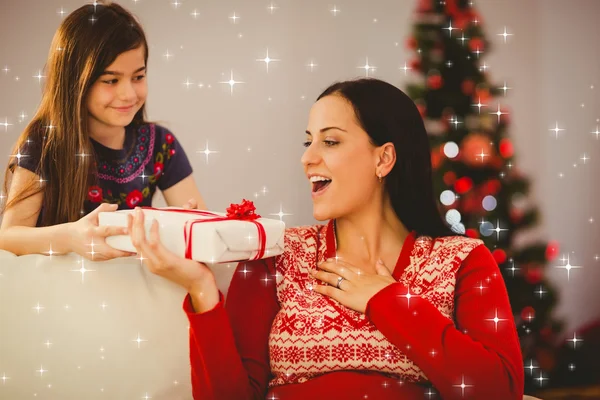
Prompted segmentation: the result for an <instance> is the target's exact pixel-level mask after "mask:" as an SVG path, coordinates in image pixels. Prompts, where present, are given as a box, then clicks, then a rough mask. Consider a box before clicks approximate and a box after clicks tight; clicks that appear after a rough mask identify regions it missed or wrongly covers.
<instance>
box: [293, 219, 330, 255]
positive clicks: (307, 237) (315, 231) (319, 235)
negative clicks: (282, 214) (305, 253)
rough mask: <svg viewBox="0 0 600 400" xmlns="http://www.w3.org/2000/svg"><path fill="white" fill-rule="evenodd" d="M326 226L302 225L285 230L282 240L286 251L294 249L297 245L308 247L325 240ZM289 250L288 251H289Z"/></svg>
mask: <svg viewBox="0 0 600 400" xmlns="http://www.w3.org/2000/svg"><path fill="white" fill-rule="evenodd" d="M326 228H327V225H323V224H315V225H303V226H294V227H290V228H286V229H285V234H284V239H285V244H286V246H285V247H286V249H288V248H290V247H291V248H296V247H297V245H299V244H305V245H310V244H311V243H316V242H318V241H319V240H320V239H324V238H325V230H326ZM291 248H290V250H291Z"/></svg>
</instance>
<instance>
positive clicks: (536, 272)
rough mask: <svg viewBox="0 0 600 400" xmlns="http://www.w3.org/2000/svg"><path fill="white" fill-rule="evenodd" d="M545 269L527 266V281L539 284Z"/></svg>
mask: <svg viewBox="0 0 600 400" xmlns="http://www.w3.org/2000/svg"><path fill="white" fill-rule="evenodd" d="M543 277H544V271H543V270H542V268H541V267H539V266H532V267H527V268H526V269H525V281H526V282H527V283H529V284H531V285H537V284H538V283H540V282H541V281H542V278H543Z"/></svg>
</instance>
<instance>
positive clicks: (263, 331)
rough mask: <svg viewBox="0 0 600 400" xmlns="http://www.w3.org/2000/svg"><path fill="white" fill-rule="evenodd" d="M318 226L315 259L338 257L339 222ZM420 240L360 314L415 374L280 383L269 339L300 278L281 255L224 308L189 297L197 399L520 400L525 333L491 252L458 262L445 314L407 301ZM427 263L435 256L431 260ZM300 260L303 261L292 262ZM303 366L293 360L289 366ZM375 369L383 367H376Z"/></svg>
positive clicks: (253, 265) (424, 299)
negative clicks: (288, 282) (200, 307)
mask: <svg viewBox="0 0 600 400" xmlns="http://www.w3.org/2000/svg"><path fill="white" fill-rule="evenodd" d="M294 229H296V228H294ZM317 230H319V231H320V232H319V233H320V234H321V236H322V235H325V237H326V240H325V241H323V242H324V243H323V244H322V246H320V247H319V246H318V245H317V246H316V247H317V250H316V253H317V254H318V253H319V248H321V249H322V252H323V254H322V257H317V258H315V261H320V260H322V259H323V258H329V257H333V256H334V255H335V247H336V246H335V235H334V233H333V230H332V223H331V222H330V223H329V224H328V226H327V228H325V227H320V226H318V227H317ZM290 236H293V235H290ZM316 237H319V235H316ZM307 238H308V237H307V236H303V237H300V240H301V241H302V242H306V241H307ZM287 239H288V234H287V232H286V249H285V252H284V255H283V256H285V255H286V253H288V252H293V251H296V252H297V251H298V249H297V246H294V245H293V242H292V240H291V239H290V240H287ZM308 239H310V238H308ZM459 239H460V240H462V238H459ZM460 240H459V242H460ZM464 240H465V241H467V240H471V239H466V238H465V239H464ZM308 241H310V240H308ZM317 242H318V239H317ZM417 242H419V241H416V240H415V236H414V233H413V234H411V235H409V236H408V237H407V239H406V240H405V242H404V245H403V248H402V251H401V253H400V255H399V257H398V262H397V264H396V266H395V269H394V272H393V276H394V278H396V280H397V281H398V282H397V283H394V284H391V285H389V286H388V287H386V288H384V289H383V290H381V291H380V292H379V293H377V294H376V295H375V296H373V297H372V298H371V300H370V301H369V303H368V305H367V309H366V313H365V315H364V316H363V315H362V314H360V317H362V318H363V319H366V320H367V321H365V322H367V323H368V324H369V325H370V326H372V329H371V331H374V332H375V333H377V334H379V335H380V336H382V337H384V338H385V340H386V343H387V342H389V343H391V346H390V347H394V348H395V349H394V350H395V353H394V354H395V355H396V353H397V354H399V355H400V358H397V361H398V360H400V361H401V360H402V356H404V357H405V358H407V359H410V360H409V361H408V362H409V365H414V368H413V370H415V371H416V372H414V371H408V372H407V375H406V376H403V375H402V374H395V373H393V372H385V369H382V368H380V365H381V364H373V366H372V367H366V369H364V370H361V369H360V368H358V369H356V368H347V369H345V370H344V368H343V367H342V368H332V371H330V372H328V371H325V372H324V373H316V374H315V373H312V374H310V373H307V374H305V375H304V377H301V378H299V379H296V377H294V375H295V374H289V373H286V374H283V377H281V374H279V375H280V377H279V378H278V379H277V380H276V379H274V378H275V377H274V372H273V371H272V365H278V362H277V360H279V359H281V358H282V357H281V355H279V356H270V352H273V351H274V349H276V348H277V347H275V346H274V343H273V342H274V340H273V338H272V336H273V334H274V332H275V331H276V330H277V329H276V326H280V325H281V324H280V320H278V315H281V314H282V313H283V310H282V304H283V303H282V299H283V297H282V296H283V295H282V289H281V287H282V285H283V284H284V283H283V282H282V276H281V274H282V273H283V274H284V275H286V274H288V275H292V272H293V271H292V272H290V271H289V266H288V269H286V268H285V267H283V265H284V264H282V263H281V262H278V258H279V257H276V258H270V259H265V260H258V261H254V262H248V263H240V265H238V268H237V270H236V272H235V274H234V276H233V278H232V281H231V285H230V287H229V292H228V297H227V303H226V305H225V304H224V298H223V295H222V294H221V301H220V302H219V303H218V304H217V305H216V306H215V307H214V309H212V310H210V311H207V312H204V313H201V314H195V313H194V312H193V310H192V308H191V302H190V301H189V298H186V300H185V301H184V310H185V311H186V313H187V315H188V318H189V321H190V358H191V366H192V386H193V394H194V398H195V399H201V400H213V399H214V400H228V399H232V400H234V399H235V400H242V399H265V398H266V399H283V400H286V399H292V400H295V399H338V398H339V399H423V398H434V396H433V394H434V393H436V392H437V393H439V395H440V396H441V397H442V398H444V399H502V400H509V399H521V398H522V396H523V379H524V377H523V364H522V359H521V352H520V347H519V341H518V336H517V333H516V329H515V325H514V321H513V318H512V312H511V308H510V303H509V300H508V296H507V292H506V287H505V285H504V281H503V278H502V276H501V274H500V271H499V269H498V266H497V264H496V262H495V261H494V259H493V257H492V255H491V253H490V251H489V250H488V249H487V248H486V247H485V246H484V245H482V244H479V245H475V246H473V245H472V246H471V247H469V249H471V248H472V250H469V251H468V253H467V254H466V256H465V257H464V260H462V262H459V263H458V268H457V271H456V273H455V275H452V279H451V283H452V284H453V285H450V286H454V288H451V290H452V289H453V300H454V302H453V307H451V308H450V310H451V311H452V313H451V318H449V317H448V316H447V315H444V314H445V313H444V312H443V311H440V310H444V308H443V307H440V305H439V304H438V303H439V302H438V301H437V300H436V299H433V298H431V297H428V296H426V295H423V296H415V297H411V299H410V301H407V298H406V297H405V296H404V295H406V293H407V291H408V289H407V287H410V288H411V293H415V288H416V284H415V286H414V287H413V284H412V283H409V282H408V281H407V280H406V277H407V276H413V275H417V274H413V275H410V274H409V275H407V272H409V271H408V269H410V268H409V266H411V263H412V264H414V263H415V260H416V259H419V258H418V256H419V251H421V252H422V249H421V250H419V249H418V248H417V247H418V245H416V244H415V243H417ZM430 242H432V246H431V247H425V249H428V250H427V251H428V252H430V253H431V254H434V250H436V249H439V248H440V247H442V248H443V245H442V243H443V240H442V241H440V240H439V239H436V240H435V241H431V240H430ZM455 243H456V240H455ZM317 244H318V243H317ZM303 252H306V250H303ZM435 254H439V252H438V253H435ZM424 256H427V254H425V255H424ZM436 257H437V256H436ZM452 257H454V258H457V256H452ZM423 259H427V260H429V257H425V258H423ZM311 260H312V259H311ZM435 260H436V261H438V260H439V259H438V258H436V259H435ZM296 262H300V261H298V260H296V259H294V263H296ZM308 264H309V268H311V267H310V264H315V265H314V267H316V262H314V263H313V262H312V261H309V262H308ZM423 265H425V264H423ZM440 265H442V266H445V265H446V264H445V263H443V264H440ZM421 268H425V267H421ZM444 268H445V267H444ZM416 271H418V268H417V269H416ZM425 272H426V271H425ZM430 272H431V271H430ZM421 275H422V274H421ZM454 278H455V279H454ZM412 279H413V281H411V282H415V281H414V277H413V278H412ZM444 290H446V288H444ZM313 293H314V294H315V295H317V296H321V295H320V294H318V293H316V292H313ZM450 294H452V291H451V292H450ZM321 300H323V299H321ZM329 301H332V300H329ZM434 303H435V304H437V306H436V305H434ZM283 307H284V308H285V305H284V306H283ZM338 307H339V303H338ZM342 307H343V306H342ZM343 308H345V307H343ZM346 310H348V309H346ZM350 311H351V312H354V311H353V310H350ZM354 313H355V312H354ZM292 315H293V314H292ZM495 317H497V319H496V320H494V319H495ZM274 321H275V324H274ZM294 323H295V324H297V322H294ZM292 325H293V324H292ZM371 333H373V332H371ZM365 335H367V338H368V337H370V336H368V334H367V333H365ZM270 339H271V340H270ZM365 340H366V341H368V340H369V339H365ZM386 356H388V354H386ZM277 357H279V358H277ZM283 359H285V355H284V357H283ZM384 361H386V360H384ZM309 364H310V363H309ZM296 366H297V365H295V364H290V368H295V367H296ZM278 368H279V367H278ZM377 368H379V369H381V370H380V371H378V370H375V369H377ZM336 369H337V370H336ZM370 369H371V370H370ZM411 374H412V375H411ZM290 375H292V376H291V377H290ZM286 376H287V378H289V380H290V382H292V381H293V380H294V379H295V381H296V382H301V383H285V384H281V382H283V381H285V379H286ZM425 377H426V378H425ZM425 379H426V380H425ZM278 382H279V384H278ZM463 383H464V385H463V386H461V385H462V384H463ZM432 386H433V387H432ZM438 398H439V397H438Z"/></svg>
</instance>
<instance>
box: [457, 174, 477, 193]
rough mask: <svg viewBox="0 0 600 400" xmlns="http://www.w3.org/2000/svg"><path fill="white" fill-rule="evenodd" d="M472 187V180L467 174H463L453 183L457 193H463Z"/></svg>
mask: <svg viewBox="0 0 600 400" xmlns="http://www.w3.org/2000/svg"><path fill="white" fill-rule="evenodd" d="M472 187H473V180H472V179H471V178H469V177H468V176H463V177H462V178H460V179H458V180H457V181H456V182H455V183H454V190H455V191H456V193H458V194H465V193H467V192H468V191H469V190H471V188H472Z"/></svg>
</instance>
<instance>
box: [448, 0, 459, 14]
mask: <svg viewBox="0 0 600 400" xmlns="http://www.w3.org/2000/svg"><path fill="white" fill-rule="evenodd" d="M445 3H446V13H447V14H448V15H450V16H451V17H454V16H456V15H457V14H458V13H460V9H459V8H458V4H456V0H446V2H445Z"/></svg>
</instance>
